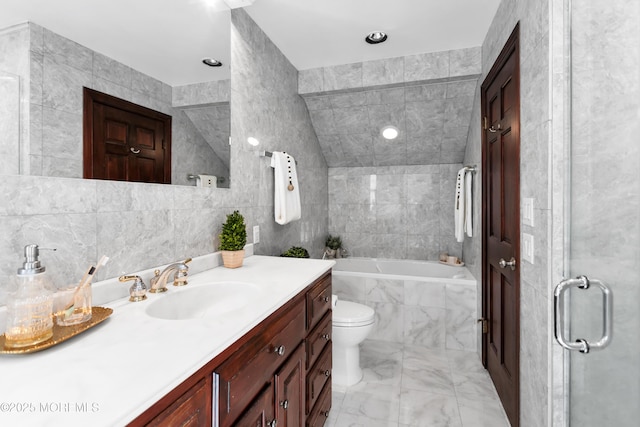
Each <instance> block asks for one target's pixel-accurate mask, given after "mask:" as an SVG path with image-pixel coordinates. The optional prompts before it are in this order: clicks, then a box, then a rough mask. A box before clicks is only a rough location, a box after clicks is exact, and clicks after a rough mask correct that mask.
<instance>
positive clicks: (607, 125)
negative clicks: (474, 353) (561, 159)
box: [556, 0, 640, 427]
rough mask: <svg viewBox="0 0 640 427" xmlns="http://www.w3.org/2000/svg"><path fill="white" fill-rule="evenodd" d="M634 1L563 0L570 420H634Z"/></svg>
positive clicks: (637, 222) (637, 157) (637, 184)
mask: <svg viewBox="0 0 640 427" xmlns="http://www.w3.org/2000/svg"><path fill="white" fill-rule="evenodd" d="M639 4H640V2H637V1H628V0H572V1H571V26H570V27H571V37H570V38H571V108H570V110H571V165H570V170H571V178H570V191H569V193H570V202H569V205H570V213H569V218H568V220H569V221H568V222H569V239H568V240H569V242H568V244H569V246H568V249H569V262H568V265H567V269H566V271H565V277H567V278H576V277H578V276H585V277H586V279H585V278H580V279H576V280H578V281H582V286H577V285H581V283H577V282H572V283H569V284H567V283H566V281H565V285H567V286H566V287H567V290H566V292H565V293H564V294H565V296H566V301H564V304H563V306H564V307H561V309H564V308H566V309H567V311H566V312H567V314H568V316H569V317H570V319H568V320H567V325H566V326H567V328H565V331H566V332H565V333H566V336H567V338H568V337H570V339H568V340H567V343H568V344H569V346H571V347H574V348H577V349H578V351H568V352H566V353H565V355H566V356H568V357H569V411H568V412H569V413H568V418H569V424H570V425H571V426H581V427H596V426H597V427H626V426H638V425H640V424H639V423H640V5H639ZM585 283H588V284H590V286H588V289H585V288H586V287H587V286H585ZM601 284H602V287H601V286H600V285H601ZM573 285H576V286H573ZM605 289H609V290H610V294H609V295H608V296H607V295H606V294H605V292H606V291H605ZM556 294H558V288H556ZM611 298H612V299H611ZM608 303H612V312H610V313H607V306H608ZM609 322H611V323H610V325H607V324H608V323H609ZM609 327H610V329H607V328H609ZM560 332H561V333H562V331H560ZM607 334H609V335H610V336H609V337H608V338H610V342H607V340H606V338H607V337H606V335H607ZM603 338H604V341H603ZM580 339H582V340H583V341H578V342H576V340H580ZM598 344H602V347H603V348H598V347H599V345H598Z"/></svg>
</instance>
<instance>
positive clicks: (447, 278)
mask: <svg viewBox="0 0 640 427" xmlns="http://www.w3.org/2000/svg"><path fill="white" fill-rule="evenodd" d="M335 261H336V265H335V266H334V267H333V275H334V276H354V277H369V278H380V279H387V280H416V281H420V282H438V283H453V284H459V285H472V284H473V285H475V284H476V279H475V278H474V277H473V275H472V274H471V273H470V272H469V270H467V268H466V267H464V266H462V267H458V266H451V265H446V264H441V263H439V262H437V261H414V260H402V259H399V260H395V259H376V258H341V259H337V260H335Z"/></svg>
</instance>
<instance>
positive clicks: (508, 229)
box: [482, 27, 520, 426]
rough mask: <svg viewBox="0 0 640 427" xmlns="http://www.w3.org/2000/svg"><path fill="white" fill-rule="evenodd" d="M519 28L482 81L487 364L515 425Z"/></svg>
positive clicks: (517, 303) (516, 396)
mask: <svg viewBox="0 0 640 427" xmlns="http://www.w3.org/2000/svg"><path fill="white" fill-rule="evenodd" d="M518 57H519V49H518V27H516V29H515V30H514V32H513V33H512V35H511V37H510V38H509V40H508V41H507V44H506V45H505V47H504V49H503V50H502V52H501V54H500V56H499V57H498V59H497V60H496V63H495V64H494V66H493V68H492V69H491V71H490V72H489V74H488V75H487V78H486V79H485V81H484V83H483V84H482V113H483V114H482V115H483V128H484V131H483V199H484V200H483V229H484V233H483V292H482V293H483V317H484V319H485V321H486V328H485V329H484V331H485V333H484V335H483V343H482V344H483V346H482V347H483V362H484V364H485V367H486V368H487V369H488V371H489V374H490V375H491V378H492V380H493V383H494V384H495V386H496V390H497V392H498V395H499V396H500V399H501V401H502V404H503V406H504V409H505V412H506V413H507V416H508V418H509V421H510V422H511V425H512V426H518V425H519V397H520V391H519V390H520V384H519V381H520V373H519V363H520V357H519V352H520V94H519V93H520V89H519V86H520V84H519V59H518Z"/></svg>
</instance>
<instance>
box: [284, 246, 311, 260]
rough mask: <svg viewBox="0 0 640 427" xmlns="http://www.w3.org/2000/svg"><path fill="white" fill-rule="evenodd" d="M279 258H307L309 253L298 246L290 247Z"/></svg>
mask: <svg viewBox="0 0 640 427" xmlns="http://www.w3.org/2000/svg"><path fill="white" fill-rule="evenodd" d="M280 256H284V257H291V258H309V252H308V251H307V250H306V249H305V248H301V247H299V246H292V247H290V248H289V249H287V250H286V251H284V252H283V253H282V255H280Z"/></svg>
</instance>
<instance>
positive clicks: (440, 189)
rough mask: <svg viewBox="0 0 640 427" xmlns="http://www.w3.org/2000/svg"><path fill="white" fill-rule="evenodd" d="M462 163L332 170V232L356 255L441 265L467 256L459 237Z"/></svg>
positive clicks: (330, 196) (330, 218)
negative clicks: (456, 208) (446, 257)
mask: <svg viewBox="0 0 640 427" xmlns="http://www.w3.org/2000/svg"><path fill="white" fill-rule="evenodd" d="M461 167H462V164H442V165H424V166H387V167H363V168H330V169H329V233H330V234H332V235H339V236H341V238H342V242H343V246H344V247H345V248H346V249H347V251H348V253H349V254H350V255H351V256H356V257H374V258H399V259H419V260H437V259H438V255H439V254H440V252H448V253H449V254H451V255H456V256H458V257H460V256H462V244H461V243H458V242H456V240H455V237H454V221H453V201H454V197H453V196H454V190H455V181H456V175H457V172H458V170H459V169H460V168H461Z"/></svg>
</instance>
